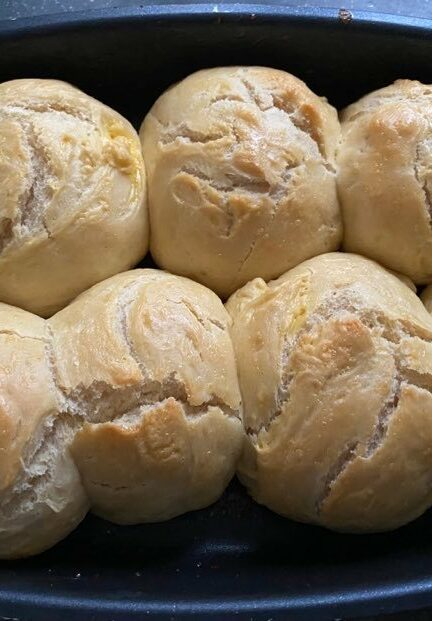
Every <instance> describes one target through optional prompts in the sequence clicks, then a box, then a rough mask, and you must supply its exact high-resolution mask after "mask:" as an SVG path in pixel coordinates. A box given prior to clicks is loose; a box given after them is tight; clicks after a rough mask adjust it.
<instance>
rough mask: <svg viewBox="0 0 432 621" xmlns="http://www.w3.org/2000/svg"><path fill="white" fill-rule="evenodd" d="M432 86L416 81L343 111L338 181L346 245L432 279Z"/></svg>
mask: <svg viewBox="0 0 432 621" xmlns="http://www.w3.org/2000/svg"><path fill="white" fill-rule="evenodd" d="M431 114H432V86H431V85H426V84H422V83H420V82H417V81H415V80H397V81H396V82H395V83H394V84H392V85H390V86H387V87H385V88H382V89H380V90H377V91H374V92H373V93H370V94H369V95H366V96H365V97H363V98H362V99H360V100H359V101H357V102H356V103H354V104H353V105H351V106H348V108H346V109H345V110H344V111H343V112H342V113H341V122H342V134H343V140H342V144H341V147H340V149H339V155H338V165H339V168H340V170H339V175H338V185H339V191H340V199H341V206H342V209H343V216H344V245H345V248H346V249H347V250H348V251H350V252H359V253H361V254H364V255H366V256H369V257H371V258H373V259H375V260H377V261H379V262H380V263H382V264H383V265H385V266H387V267H389V268H390V269H394V270H397V271H400V272H402V273H404V274H407V275H408V276H409V277H410V278H412V279H413V280H414V282H418V283H427V282H430V281H431V280H432V227H431V219H432V204H431V196H432V173H431V171H432V149H431V144H432V143H431V139H432V131H431V124H430V118H431Z"/></svg>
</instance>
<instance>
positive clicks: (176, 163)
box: [140, 67, 342, 297]
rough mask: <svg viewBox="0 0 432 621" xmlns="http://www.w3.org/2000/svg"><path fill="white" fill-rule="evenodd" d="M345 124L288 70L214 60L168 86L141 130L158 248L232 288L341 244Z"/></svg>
mask: <svg viewBox="0 0 432 621" xmlns="http://www.w3.org/2000/svg"><path fill="white" fill-rule="evenodd" d="M339 132H340V128H339V124H338V120H337V115H336V112H335V110H334V109H333V108H332V107H331V106H330V105H329V104H328V103H327V102H326V101H325V100H324V99H321V98H319V97H317V96H316V95H314V94H313V93H312V92H311V91H310V90H309V89H308V88H307V86H306V85H305V84H304V83H303V82H301V81H300V80H298V79H297V78H295V77H294V76H292V75H290V74H288V73H285V72H282V71H277V70H273V69H267V68H263V67H229V68H218V69H210V70H205V71H199V72H198V73H195V74H193V75H191V76H189V77H188V78H186V79H185V80H183V81H182V82H180V83H179V84H177V85H175V86H174V87H173V88H171V89H169V90H168V91H167V92H166V93H165V94H163V95H162V96H161V97H160V98H159V99H158V101H157V102H156V103H155V104H154V106H153V108H152V109H151V111H150V112H149V114H148V115H147V117H146V118H145V120H144V122H143V124H142V126H141V130H140V137H141V142H142V146H143V153H144V159H145V162H146V167H147V171H148V179H149V207H150V218H151V223H152V234H151V240H150V244H151V251H152V254H153V256H154V258H155V260H156V261H157V262H158V264H160V265H161V266H163V267H164V268H166V269H168V270H170V271H173V272H175V273H178V274H183V275H186V276H190V277H192V278H193V279H194V280H197V281H199V282H202V283H203V284H205V285H207V286H209V287H210V288H211V289H213V290H214V291H216V293H218V294H219V295H221V296H222V297H226V296H227V295H229V294H230V293H232V292H233V291H234V290H235V289H236V288H238V287H239V286H241V285H243V284H244V283H245V282H247V281H248V280H250V279H251V278H253V277H255V276H261V277H262V278H264V279H266V280H268V279H269V278H274V277H276V276H278V275H279V274H281V273H282V272H283V271H285V270H287V269H289V268H290V267H293V266H294V265H296V264H298V263H299V262H300V261H302V260H304V259H306V258H308V257H311V256H314V255H316V254H320V253H323V252H328V251H330V250H335V249H337V247H338V246H339V243H340V241H341V235H342V230H341V218H340V213H339V207H338V201H337V196H336V182H335V172H334V170H335V169H334V156H335V149H336V145H337V143H338V140H339Z"/></svg>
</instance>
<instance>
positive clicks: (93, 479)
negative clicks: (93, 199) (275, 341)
mask: <svg viewBox="0 0 432 621" xmlns="http://www.w3.org/2000/svg"><path fill="white" fill-rule="evenodd" d="M49 325H50V326H51V329H52V332H53V335H54V341H53V343H54V352H55V357H56V360H57V370H58V382H59V385H60V386H61V389H62V391H63V393H64V394H65V395H66V397H67V402H68V407H69V409H70V410H71V411H72V412H74V413H75V414H76V415H78V416H82V417H83V420H84V421H85V422H84V425H83V427H82V429H81V430H80V431H79V433H78V434H77V436H76V437H75V440H74V443H73V446H72V453H73V456H74V459H75V463H76V464H77V466H78V469H79V472H80V474H81V479H82V482H83V485H84V487H85V489H86V492H87V494H88V497H89V498H90V502H91V505H92V509H93V511H94V512H95V513H97V514H98V515H100V516H102V517H104V518H107V519H109V520H112V521H114V522H118V523H122V524H133V523H137V522H149V521H151V522H152V521H159V520H166V519H168V518H171V517H173V516H175V515H179V514H180V513H184V512H185V511H191V510H193V509H199V508H201V507H205V506H207V505H209V504H210V503H212V502H214V501H215V500H216V499H217V498H218V497H219V496H220V495H221V494H222V492H223V490H224V489H225V487H226V485H227V484H228V482H229V480H230V479H231V477H232V476H233V473H234V471H235V467H236V462H237V458H238V456H239V453H240V451H241V445H242V440H243V428H242V424H241V420H240V393H239V387H238V380H237V371H236V365H235V359H234V353H233V349H232V344H231V340H230V336H229V330H228V328H229V317H228V314H227V313H226V311H225V309H224V307H223V305H222V303H221V302H220V300H219V299H218V298H217V296H216V295H215V294H214V293H212V292H211V291H209V290H208V289H206V288H205V287H203V286H202V285H199V284H197V283H194V282H192V281H190V280H187V279H185V278H180V277H178V276H172V275H170V274H166V273H163V272H159V271H157V270H133V271H131V272H127V273H125V274H120V275H118V276H114V277H113V278H110V279H109V280H106V281H105V282H103V283H100V284H99V285H96V286H95V287H93V288H92V289H90V290H89V291H88V292H86V293H84V294H83V295H81V296H80V297H79V298H77V300H75V301H74V302H73V303H72V304H71V305H70V306H68V307H67V308H65V309H64V310H62V311H60V312H59V313H58V314H57V315H55V316H54V317H53V318H52V319H51V320H50V321H49Z"/></svg>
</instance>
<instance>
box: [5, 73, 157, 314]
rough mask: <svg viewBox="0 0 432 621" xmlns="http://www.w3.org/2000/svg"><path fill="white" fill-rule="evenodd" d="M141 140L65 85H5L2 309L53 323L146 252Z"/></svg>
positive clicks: (123, 122)
mask: <svg viewBox="0 0 432 621" xmlns="http://www.w3.org/2000/svg"><path fill="white" fill-rule="evenodd" d="M147 228H148V222H147V212H146V202H145V173H144V164H143V160H142V156H141V148H140V144H139V140H138V136H137V134H136V132H135V130H134V129H133V127H132V126H131V125H130V124H129V123H128V121H126V120H125V119H124V118H123V117H121V116H120V115H119V114H118V113H117V112H114V110H111V109H110V108H108V107H107V106H104V105H103V104H101V103H100V102H98V101H96V100H95V99H93V98H91V97H89V96H88V95H85V94H84V93H82V92H81V91H79V90H78V89H77V88H74V87H73V86H70V85H69V84H65V83H64V82H59V81H57V80H34V79H31V80H14V81H12V82H5V83H3V84H0V300H1V301H3V302H8V303H10V304H14V305H17V306H20V307H22V308H25V309H27V310H30V311H32V312H34V313H37V314H39V315H42V316H49V315H51V314H52V313H53V312H55V311H56V310H59V309H60V308H62V307H63V306H65V305H66V304H67V303H68V302H69V301H70V300H71V299H73V298H74V297H75V296H76V295H77V294H78V293H80V292H82V291H83V290H84V289H86V288H88V287H89V286H91V285H93V284H94V283H96V282H98V281H100V280H102V279H104V278H106V277H107V276H111V275H112V274H115V273H117V272H119V271H122V270H124V269H127V268H129V267H131V266H132V265H134V264H135V263H137V262H138V261H139V260H140V259H141V258H142V257H143V256H144V255H145V253H146V251H147V244H148V240H147V237H148V230H147Z"/></svg>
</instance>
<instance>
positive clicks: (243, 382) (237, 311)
mask: <svg viewBox="0 0 432 621" xmlns="http://www.w3.org/2000/svg"><path fill="white" fill-rule="evenodd" d="M227 308H228V310H229V312H230V314H231V316H232V319H233V326H232V338H233V344H234V349H235V352H236V356H237V363H238V370H239V379H240V388H241V391H242V396H243V406H244V424H245V428H246V431H247V441H246V443H245V449H244V452H243V455H242V458H241V461H240V466H239V476H240V478H241V480H242V481H243V482H244V484H245V485H246V486H247V488H248V490H249V492H250V493H251V494H252V496H253V497H254V498H255V499H256V500H257V501H258V502H259V503H262V504H264V505H267V506H268V507H269V508H271V509H273V510H274V511H276V512H277V513H280V514H282V515H285V516H288V517H290V518H293V519H295V520H299V521H303V522H312V523H316V524H322V525H324V526H327V527H329V528H332V529H335V530H340V531H349V532H362V531H366V532H367V531H383V530H387V529H393V528H396V527H398V526H401V525H402V524H405V523H406V522H409V521H410V520H413V519H414V518H416V517H417V516H419V515H420V514H421V513H422V512H423V511H425V509H427V508H428V507H429V506H430V505H431V504H432V487H431V472H432V318H431V317H430V316H429V315H428V313H427V312H426V310H425V308H424V307H423V305H422V303H421V301H420V300H419V299H418V297H417V296H416V295H415V293H414V291H412V289H410V288H409V287H408V286H407V285H406V283H405V282H403V281H402V280H401V279H399V278H398V277H397V276H396V275H394V274H392V273H390V272H388V271H387V270H385V269H384V268H382V267H380V266H379V265H378V264H376V263H374V262H373V261H371V260H368V259H366V258H363V257H360V256H357V255H353V254H343V253H330V254H327V255H323V256H320V257H316V258H314V259H311V260H309V261H305V262H304V263H302V264H301V265H299V266H298V267H296V268H295V269H293V270H291V271H289V272H287V273H286V274H284V275H283V276H281V277H280V278H279V279H278V280H275V281H273V282H270V283H269V284H268V285H267V284H266V283H265V282H264V281H263V280H261V279H255V280H253V281H252V282H250V283H248V284H247V285H246V286H245V287H243V288H242V289H240V290H239V291H238V292H237V293H235V294H234V295H233V296H232V297H231V298H230V300H229V301H228V303H227Z"/></svg>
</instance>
